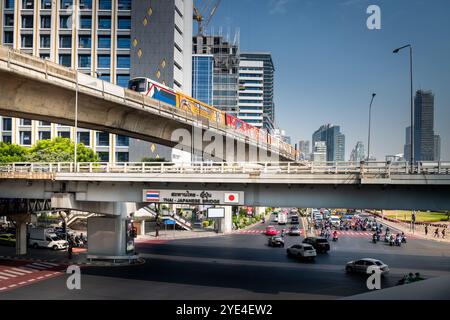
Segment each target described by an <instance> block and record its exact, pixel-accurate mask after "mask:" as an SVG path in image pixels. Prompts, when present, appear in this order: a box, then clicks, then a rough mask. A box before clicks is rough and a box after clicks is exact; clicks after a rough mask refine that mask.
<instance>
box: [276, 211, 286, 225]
mask: <svg viewBox="0 0 450 320" xmlns="http://www.w3.org/2000/svg"><path fill="white" fill-rule="evenodd" d="M286 223H287V214H285V213H282V212H280V213H279V214H278V224H286Z"/></svg>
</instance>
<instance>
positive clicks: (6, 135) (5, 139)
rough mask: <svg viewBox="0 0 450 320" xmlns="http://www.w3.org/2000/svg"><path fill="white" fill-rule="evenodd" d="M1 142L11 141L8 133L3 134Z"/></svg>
mask: <svg viewBox="0 0 450 320" xmlns="http://www.w3.org/2000/svg"><path fill="white" fill-rule="evenodd" d="M3 142H4V143H11V142H12V138H11V135H10V134H4V135H3Z"/></svg>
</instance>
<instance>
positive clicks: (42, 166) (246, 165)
mask: <svg viewBox="0 0 450 320" xmlns="http://www.w3.org/2000/svg"><path fill="white" fill-rule="evenodd" d="M410 169H411V167H410V166H409V164H408V163H407V162H398V163H389V162H368V163H360V164H355V163H352V162H335V163H328V162H327V163H312V162H276V163H275V162H255V163H250V162H243V163H227V162H212V163H204V162H199V163H169V162H161V163H154V162H123V163H107V162H92V163H77V165H76V168H75V166H74V164H73V163H67V162H60V163H11V164H0V177H1V174H11V173H21V174H23V173H52V174H58V173H74V174H108V173H111V174H129V173H132V174H180V175H181V174H249V175H251V176H258V175H260V174H280V175H281V174H292V175H296V174H297V175H301V174H346V175H348V174H355V175H359V176H361V177H365V178H371V177H384V178H389V177H390V176H391V175H393V174H402V175H404V174H409V175H424V174H427V175H429V174H434V175H436V174H441V175H449V174H450V162H422V163H419V164H417V165H416V166H414V171H413V172H410Z"/></svg>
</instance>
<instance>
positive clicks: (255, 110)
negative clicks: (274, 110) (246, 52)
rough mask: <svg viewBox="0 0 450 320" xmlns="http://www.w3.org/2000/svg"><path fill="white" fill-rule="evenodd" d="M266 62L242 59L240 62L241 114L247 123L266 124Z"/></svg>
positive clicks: (257, 125) (260, 126)
mask: <svg viewBox="0 0 450 320" xmlns="http://www.w3.org/2000/svg"><path fill="white" fill-rule="evenodd" d="M263 85H264V62H263V61H248V60H241V61H240V63H239V114H238V117H239V118H240V119H242V120H244V121H245V122H247V123H250V124H251V125H253V126H255V127H257V128H263V125H264V123H263V122H264V118H263V114H264V96H263V93H264V90H263V89H264V87H263Z"/></svg>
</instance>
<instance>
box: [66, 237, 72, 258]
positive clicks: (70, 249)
mask: <svg viewBox="0 0 450 320" xmlns="http://www.w3.org/2000/svg"><path fill="white" fill-rule="evenodd" d="M72 247H73V245H72V241H69V247H68V248H67V255H68V256H69V260H72Z"/></svg>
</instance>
